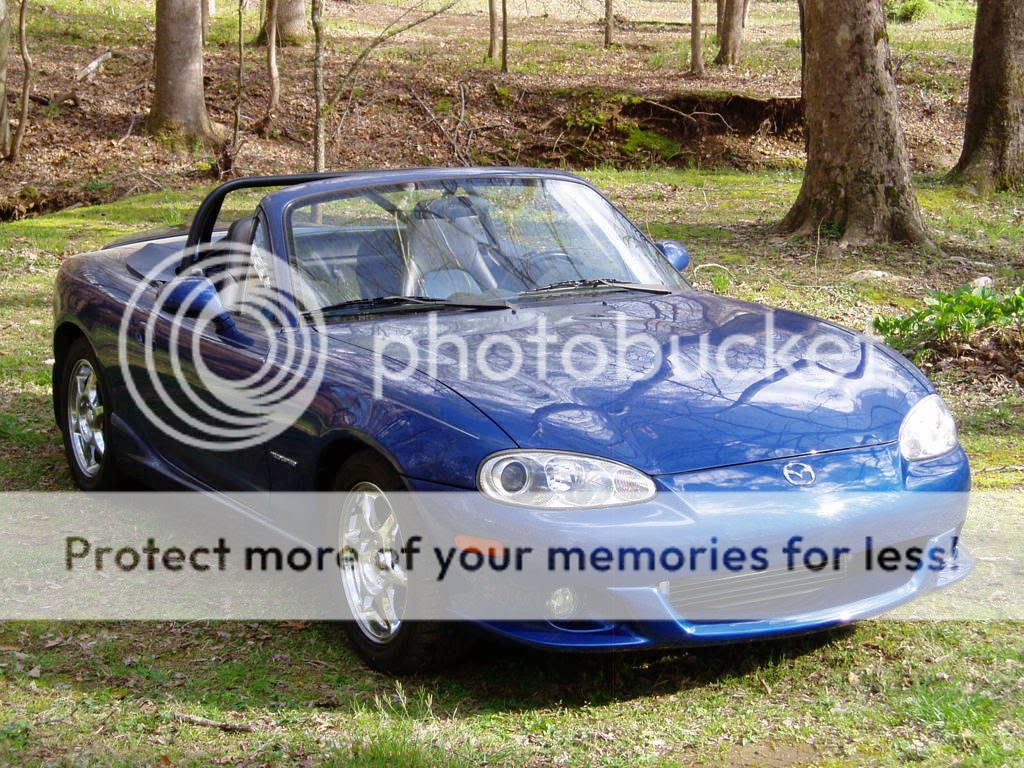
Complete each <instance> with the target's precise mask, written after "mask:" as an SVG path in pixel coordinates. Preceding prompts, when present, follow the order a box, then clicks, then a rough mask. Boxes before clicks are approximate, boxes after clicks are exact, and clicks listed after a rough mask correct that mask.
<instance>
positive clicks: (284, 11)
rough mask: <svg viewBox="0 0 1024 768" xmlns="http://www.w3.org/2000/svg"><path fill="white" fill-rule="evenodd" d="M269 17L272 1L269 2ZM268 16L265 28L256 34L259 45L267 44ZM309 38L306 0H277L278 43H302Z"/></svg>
mask: <svg viewBox="0 0 1024 768" xmlns="http://www.w3.org/2000/svg"><path fill="white" fill-rule="evenodd" d="M267 8H268V13H267V17H269V15H270V14H269V8H270V3H269V2H268V3H267ZM267 17H264V19H263V28H262V29H261V30H260V33H259V35H257V36H256V44H257V45H266V44H267ZM307 40H309V22H308V20H307V15H306V0H277V44H278V45H302V44H303V43H305V42H306V41H307Z"/></svg>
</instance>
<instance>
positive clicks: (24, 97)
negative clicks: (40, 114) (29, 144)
mask: <svg viewBox="0 0 1024 768" xmlns="http://www.w3.org/2000/svg"><path fill="white" fill-rule="evenodd" d="M27 17H28V0H21V9H20V11H19V12H18V48H19V49H21V66H22V76H21V111H20V112H19V114H18V130H16V131H15V132H14V138H13V139H11V147H10V150H9V151H8V153H7V159H8V160H9V161H10V162H12V163H16V162H18V156H19V153H20V152H21V142H22V140H23V139H24V138H25V131H26V129H27V128H28V102H29V96H30V95H31V94H32V75H33V74H34V72H35V70H33V69H32V57H31V56H29V55H28V27H27V25H26V20H27ZM6 98H7V94H6V93H5V94H4V99H5V100H6Z"/></svg>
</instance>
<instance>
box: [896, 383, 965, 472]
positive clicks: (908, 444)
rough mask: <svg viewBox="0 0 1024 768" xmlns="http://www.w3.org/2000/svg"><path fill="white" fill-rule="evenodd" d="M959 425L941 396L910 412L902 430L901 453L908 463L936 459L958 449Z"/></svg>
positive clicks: (916, 406) (934, 397) (920, 403)
mask: <svg viewBox="0 0 1024 768" xmlns="http://www.w3.org/2000/svg"><path fill="white" fill-rule="evenodd" d="M956 441H957V437H956V423H955V422H954V421H953V414H952V413H950V411H949V408H948V407H947V405H946V403H945V402H943V400H942V398H941V397H939V396H938V395H928V397H926V398H924V399H923V400H921V401H920V402H919V403H918V404H917V405H915V406H914V407H913V408H911V409H910V413H908V414H907V417H906V418H905V419H903V425H902V426H901V427H900V453H902V454H903V458H905V459H906V460H907V461H921V460H923V459H934V458H936V457H937V456H942V455H943V454H945V453H949V452H950V451H951V450H953V449H954V448H956Z"/></svg>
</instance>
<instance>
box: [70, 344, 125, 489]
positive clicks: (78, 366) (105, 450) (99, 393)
mask: <svg viewBox="0 0 1024 768" xmlns="http://www.w3.org/2000/svg"><path fill="white" fill-rule="evenodd" d="M59 394H60V410H59V413H60V419H61V432H62V434H63V437H64V453H65V456H66V457H67V461H68V467H69V468H70V469H71V476H72V479H73V480H74V482H75V485H76V486H78V487H79V488H81V489H82V490H83V491H109V490H114V489H115V488H116V487H117V485H118V479H119V478H118V472H117V462H116V458H115V455H114V440H113V433H112V432H113V431H112V430H111V428H110V424H111V420H110V414H111V411H110V397H109V394H108V390H107V384H106V380H105V379H104V377H103V367H102V366H101V365H100V363H99V360H98V359H97V357H96V353H95V352H94V351H93V348H92V346H91V345H90V344H89V342H88V341H86V340H85V339H84V338H78V339H76V340H75V341H73V342H72V343H71V346H70V347H69V348H68V351H67V355H65V357H64V365H63V370H62V372H61V377H60V390H59Z"/></svg>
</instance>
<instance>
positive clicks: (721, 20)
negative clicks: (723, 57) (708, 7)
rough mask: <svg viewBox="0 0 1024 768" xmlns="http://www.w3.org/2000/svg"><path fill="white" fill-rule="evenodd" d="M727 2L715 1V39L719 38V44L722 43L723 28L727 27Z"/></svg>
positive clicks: (723, 0) (722, 0)
mask: <svg viewBox="0 0 1024 768" xmlns="http://www.w3.org/2000/svg"><path fill="white" fill-rule="evenodd" d="M725 1H726V0H715V13H716V14H717V19H716V20H715V37H716V38H718V42H722V27H723V26H724V25H725Z"/></svg>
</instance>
